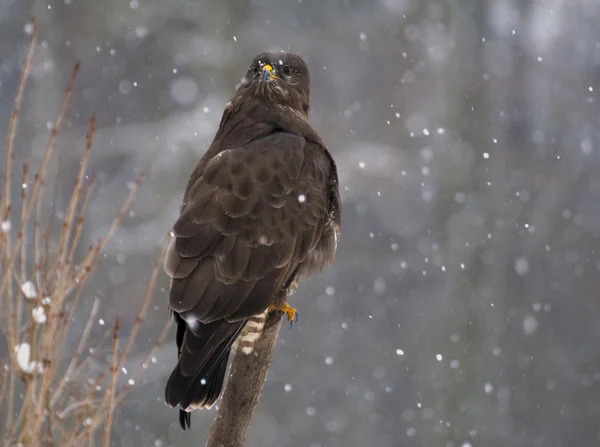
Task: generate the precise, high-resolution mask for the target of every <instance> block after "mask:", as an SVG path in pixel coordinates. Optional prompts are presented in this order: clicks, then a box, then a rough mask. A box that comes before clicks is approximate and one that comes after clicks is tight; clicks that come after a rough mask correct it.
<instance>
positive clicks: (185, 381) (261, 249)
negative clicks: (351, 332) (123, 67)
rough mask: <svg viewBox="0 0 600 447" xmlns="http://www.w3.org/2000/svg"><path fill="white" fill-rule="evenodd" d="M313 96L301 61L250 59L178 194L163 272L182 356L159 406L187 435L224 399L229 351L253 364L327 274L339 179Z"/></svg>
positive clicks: (291, 57)
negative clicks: (201, 412) (269, 324)
mask: <svg viewBox="0 0 600 447" xmlns="http://www.w3.org/2000/svg"><path fill="white" fill-rule="evenodd" d="M309 96H310V81H309V73H308V68H307V67H306V64H305V63H304V61H303V60H302V58H301V57H300V56H297V55H295V54H292V53H284V52H274V53H262V54H259V55H258V56H256V57H255V58H254V60H253V61H252V64H251V65H250V68H249V69H248V72H247V73H246V75H245V77H244V78H242V83H241V85H240V87H239V88H238V90H237V92H236V93H235V94H234V95H233V97H232V98H231V100H230V101H229V102H228V103H227V105H226V107H225V110H224V112H223V115H222V118H221V122H220V125H219V129H218V131H217V133H216V135H215V137H214V140H213V142H212V144H211V145H210V147H209V148H208V150H207V152H206V154H205V155H204V156H203V157H202V159H201V160H200V162H199V163H198V165H197V166H196V168H195V169H194V171H193V173H192V175H191V177H190V179H189V182H188V184H187V187H186V189H185V193H184V197H183V202H182V205H181V210H180V216H179V218H178V219H177V221H176V222H175V225H174V226H173V231H172V236H173V237H172V239H171V241H170V244H169V246H168V249H167V253H166V256H165V262H164V268H165V271H166V273H167V274H168V275H169V276H170V277H171V278H172V283H171V291H170V295H169V307H170V308H171V310H172V312H173V315H174V318H175V322H176V324H177V335H176V341H177V349H178V361H177V366H176V367H175V369H174V370H173V372H172V374H171V376H170V377H169V380H168V382H167V384H166V387H165V401H166V403H167V404H168V405H169V406H171V407H173V408H175V407H177V406H179V408H180V410H179V422H180V425H181V427H182V428H183V429H184V430H185V429H186V425H187V427H188V428H189V426H190V413H189V412H190V411H192V410H194V409H199V408H210V407H211V406H212V405H213V404H214V403H215V402H216V400H217V399H218V398H219V395H220V394H221V390H222V388H223V382H224V379H225V371H226V368H227V361H228V358H229V353H230V351H231V349H232V348H233V349H238V350H240V351H241V352H242V353H243V354H251V353H252V349H253V344H254V343H255V342H256V340H258V339H259V337H260V333H261V331H262V329H263V327H264V324H265V321H266V316H267V313H268V312H284V313H285V314H286V315H287V318H288V320H290V322H291V321H293V319H294V317H295V313H296V310H295V309H294V308H292V307H291V306H290V305H289V304H288V303H287V301H286V299H287V297H288V296H289V295H290V294H291V293H292V292H293V291H294V289H295V288H296V287H297V285H298V282H299V281H300V280H301V279H303V278H306V277H308V276H311V275H313V274H316V273H319V272H320V271H321V270H322V269H323V268H324V267H325V266H327V265H330V264H331V263H332V262H333V258H334V256H335V252H336V248H337V241H338V236H339V232H340V225H341V207H340V198H339V189H338V176H337V171H336V166H335V162H334V160H333V158H332V157H331V154H330V153H329V151H328V149H327V147H326V146H325V144H324V143H323V141H322V140H321V138H320V137H319V135H318V134H317V133H316V132H315V130H314V129H313V128H312V127H311V126H310V125H309V124H308V116H309V111H310V103H309ZM234 342H235V344H234Z"/></svg>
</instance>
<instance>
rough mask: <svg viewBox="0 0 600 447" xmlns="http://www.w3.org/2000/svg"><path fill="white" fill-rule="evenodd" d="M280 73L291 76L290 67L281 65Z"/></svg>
mask: <svg viewBox="0 0 600 447" xmlns="http://www.w3.org/2000/svg"><path fill="white" fill-rule="evenodd" d="M281 73H282V74H283V75H284V76H291V75H292V67H290V66H289V65H286V66H285V67H283V68H282V69H281Z"/></svg>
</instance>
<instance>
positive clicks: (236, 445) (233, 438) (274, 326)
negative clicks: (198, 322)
mask: <svg viewBox="0 0 600 447" xmlns="http://www.w3.org/2000/svg"><path fill="white" fill-rule="evenodd" d="M281 317H282V313H281V312H273V313H271V314H269V316H268V317H267V321H266V323H265V327H264V329H263V332H262V335H261V337H260V338H259V339H258V340H257V341H256V344H255V346H254V351H253V352H252V354H250V355H246V354H243V353H241V352H240V351H238V352H237V353H236V354H235V357H234V359H233V362H232V364H231V373H230V375H229V379H228V380H227V384H226V388H225V393H224V395H223V400H222V401H221V405H220V407H219V413H218V414H217V418H216V419H215V422H214V424H213V426H212V429H211V431H210V436H209V438H208V442H207V443H206V447H241V446H243V445H244V441H245V440H246V436H247V435H248V429H249V428H250V423H251V422H252V415H253V414H254V409H255V408H256V406H257V404H258V399H259V397H260V394H261V392H262V389H263V386H264V384H265V380H266V378H267V371H268V370H269V366H270V365H271V361H272V359H273V352H274V351H275V344H276V342H277V336H278V335H279V328H280V327H281Z"/></svg>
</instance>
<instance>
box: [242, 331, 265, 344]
mask: <svg viewBox="0 0 600 447" xmlns="http://www.w3.org/2000/svg"><path fill="white" fill-rule="evenodd" d="M261 335H262V333H261V332H249V333H247V334H244V335H242V338H241V340H242V343H243V342H247V343H254V342H255V341H256V340H258V339H259V338H260V336H261Z"/></svg>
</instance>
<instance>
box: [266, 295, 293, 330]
mask: <svg viewBox="0 0 600 447" xmlns="http://www.w3.org/2000/svg"><path fill="white" fill-rule="evenodd" d="M270 310H271V311H275V310H277V311H279V312H283V313H284V314H286V315H287V320H288V321H289V322H290V329H291V328H292V326H293V325H294V323H296V322H298V311H297V310H296V309H294V308H293V307H292V306H290V305H289V304H288V303H287V301H284V302H283V304H282V305H281V307H278V306H270Z"/></svg>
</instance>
